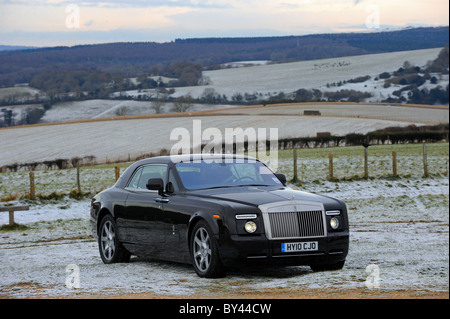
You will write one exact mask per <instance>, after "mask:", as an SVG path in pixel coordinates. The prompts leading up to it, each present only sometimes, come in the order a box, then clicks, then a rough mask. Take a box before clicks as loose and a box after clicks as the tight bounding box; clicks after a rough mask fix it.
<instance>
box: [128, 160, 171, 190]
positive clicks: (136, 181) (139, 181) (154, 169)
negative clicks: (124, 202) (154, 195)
mask: <svg viewBox="0 0 450 319" xmlns="http://www.w3.org/2000/svg"><path fill="white" fill-rule="evenodd" d="M150 178H162V179H163V181H164V185H165V184H166V183H167V165H160V164H155V165H147V166H144V167H141V168H139V170H138V171H137V172H136V173H135V174H134V175H133V177H132V179H131V181H130V183H129V184H128V188H135V189H147V187H146V185H147V182H148V180H149V179H150Z"/></svg>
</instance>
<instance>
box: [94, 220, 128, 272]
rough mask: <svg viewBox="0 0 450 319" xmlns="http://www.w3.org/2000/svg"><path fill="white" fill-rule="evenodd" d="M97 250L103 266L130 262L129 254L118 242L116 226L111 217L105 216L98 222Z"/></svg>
mask: <svg viewBox="0 0 450 319" xmlns="http://www.w3.org/2000/svg"><path fill="white" fill-rule="evenodd" d="M98 248H99V251H100V257H101V258H102V260H103V262H104V263H105V264H113V263H121V262H129V261H130V257H131V254H130V253H129V252H128V251H127V250H126V249H125V248H124V247H123V246H122V244H121V243H120V242H119V236H118V232H117V225H116V222H115V221H114V218H113V217H112V216H111V215H106V216H105V217H103V219H102V221H101V222H100V228H99V234H98Z"/></svg>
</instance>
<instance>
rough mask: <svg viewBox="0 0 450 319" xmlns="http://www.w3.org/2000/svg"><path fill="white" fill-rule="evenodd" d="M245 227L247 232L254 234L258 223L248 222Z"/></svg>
mask: <svg viewBox="0 0 450 319" xmlns="http://www.w3.org/2000/svg"><path fill="white" fill-rule="evenodd" d="M244 228H245V231H246V232H247V233H249V234H253V233H254V232H255V231H256V224H255V223H254V222H246V223H245V227H244Z"/></svg>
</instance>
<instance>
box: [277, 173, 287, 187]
mask: <svg viewBox="0 0 450 319" xmlns="http://www.w3.org/2000/svg"><path fill="white" fill-rule="evenodd" d="M275 176H276V177H278V179H279V180H280V182H281V183H282V184H283V185H284V186H286V176H285V175H284V174H281V173H276V174H275Z"/></svg>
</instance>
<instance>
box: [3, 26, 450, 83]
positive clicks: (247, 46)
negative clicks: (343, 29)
mask: <svg viewBox="0 0 450 319" xmlns="http://www.w3.org/2000/svg"><path fill="white" fill-rule="evenodd" d="M448 38H449V28H448V27H437V28H415V29H407V30H401V31H391V32H375V33H344V34H318V35H307V36H286V37H255V38H205V39H177V40H175V41H172V42H166V43H155V42H140V43H107V44H97V45H79V46H73V47H52V48H43V49H33V50H14V51H1V52H0V87H8V86H13V85H14V84H18V83H28V82H30V81H31V80H32V78H33V77H35V76H36V75H39V74H42V73H47V72H50V71H55V70H58V71H60V70H65V71H74V70H93V69H94V70H101V71H103V72H107V73H110V74H111V75H113V76H114V75H118V74H126V75H127V76H129V77H133V76H139V75H141V74H142V73H144V72H149V71H150V69H151V68H154V67H166V66H168V65H170V64H172V63H175V62H191V63H196V64H200V65H202V66H203V67H204V68H214V66H216V65H218V64H222V63H225V62H231V61H245V60H269V61H272V62H287V61H299V60H315V59H324V58H333V57H342V56H351V55H362V54H370V53H383V52H394V51H404V50H417V49H427V48H436V47H443V46H444V45H445V44H446V43H448Z"/></svg>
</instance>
